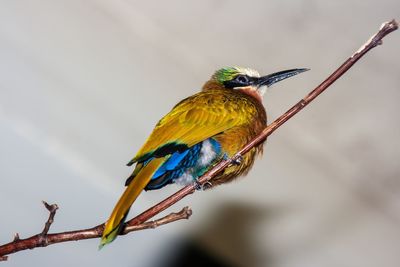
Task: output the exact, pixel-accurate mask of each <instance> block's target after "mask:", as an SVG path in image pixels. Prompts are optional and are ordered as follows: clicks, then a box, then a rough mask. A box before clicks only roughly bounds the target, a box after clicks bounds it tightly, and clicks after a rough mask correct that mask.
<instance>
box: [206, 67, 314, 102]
mask: <svg viewBox="0 0 400 267" xmlns="http://www.w3.org/2000/svg"><path fill="white" fill-rule="evenodd" d="M307 70H309V69H291V70H284V71H279V72H275V73H272V74H269V75H265V76H260V74H259V73H258V71H256V70H253V69H250V68H241V67H227V68H222V69H219V70H217V71H216V72H215V73H214V75H213V76H212V77H211V80H210V81H209V82H208V83H206V85H205V86H204V87H203V90H207V87H210V88H212V87H214V86H215V85H217V87H223V88H226V89H232V90H242V91H243V92H245V93H247V94H250V95H252V96H253V97H255V98H257V99H258V100H260V101H261V100H262V96H263V95H264V93H265V91H266V89H267V87H270V86H271V85H273V84H274V83H277V82H279V81H282V80H284V79H286V78H289V77H292V76H294V75H297V74H299V73H302V72H304V71H307ZM213 84H214V86H212V85H213Z"/></svg>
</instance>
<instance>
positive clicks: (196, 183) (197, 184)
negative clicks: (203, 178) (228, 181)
mask: <svg viewBox="0 0 400 267" xmlns="http://www.w3.org/2000/svg"><path fill="white" fill-rule="evenodd" d="M211 187H212V183H211V182H209V181H207V182H205V183H204V184H201V183H200V182H199V181H198V180H197V179H196V180H195V181H194V189H196V190H197V191H204V190H207V189H210V188H211Z"/></svg>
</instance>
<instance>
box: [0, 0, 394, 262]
mask: <svg viewBox="0 0 400 267" xmlns="http://www.w3.org/2000/svg"><path fill="white" fill-rule="evenodd" d="M399 15H400V2H399V1H398V0H382V1H372V0H368V1H359V0H350V1H312V0H302V1H288V0H284V1H261V0H259V1H223V0H219V1H211V0H208V1H207V0H206V1H196V2H195V1H190V2H189V1H183V0H180V1H163V2H161V1H158V2H155V1H128V0H126V1H122V0H113V1H106V0H97V1H95V0H88V1H71V0H68V1H67V0H60V1H50V0H42V1H15V0H12V1H11V0H3V1H1V3H0V203H1V212H2V215H1V220H0V227H1V232H0V243H6V242H9V241H11V239H12V237H13V234H14V233H15V232H18V233H19V234H20V236H21V237H22V238H23V237H27V236H30V235H33V234H36V233H38V232H39V231H41V229H42V227H43V224H44V221H45V220H46V218H47V215H48V214H47V211H46V210H45V209H44V208H43V206H42V204H41V202H40V201H41V200H46V201H48V202H50V203H57V204H58V205H59V206H60V210H59V211H58V213H57V216H56V221H55V223H54V224H53V226H52V228H51V232H55V231H65V230H73V229H80V228H86V227H90V226H94V225H96V224H98V223H100V222H103V221H105V220H106V219H107V217H108V215H109V213H110V212H111V210H112V208H113V206H114V204H115V203H116V201H117V199H118V198H119V196H120V194H121V193H122V191H123V188H124V187H123V185H124V182H125V178H126V177H127V176H128V175H129V174H130V172H131V169H130V168H128V167H126V166H125V164H126V163H127V162H128V161H129V160H130V159H131V158H132V157H133V156H134V154H135V153H136V151H137V150H138V149H139V148H140V146H141V145H142V143H143V142H144V141H145V139H146V137H147V135H148V134H149V133H150V131H151V130H152V128H153V126H154V125H155V123H156V122H157V121H158V119H160V118H161V116H163V115H164V114H165V113H167V112H168V111H169V110H170V109H171V108H172V106H173V105H175V104H176V103H177V102H178V101H179V100H181V99H183V98H185V97H187V96H189V95H191V94H193V93H196V92H197V91H199V89H200V88H201V86H202V84H203V83H204V82H205V81H206V80H207V79H208V78H209V77H210V76H211V74H212V73H213V72H214V70H216V69H218V68H220V67H223V66H232V65H233V66H247V67H252V68H255V69H257V70H259V72H260V73H262V74H269V73H272V72H275V71H280V70H284V69H289V68H296V67H307V68H311V71H309V72H307V73H304V74H301V75H299V76H296V77H295V78H292V79H289V80H286V81H284V82H282V83H279V84H277V85H276V86H274V87H273V88H271V89H270V90H269V92H268V93H267V94H266V96H265V105H266V106H267V111H268V114H269V121H270V122H271V121H272V120H273V119H274V118H276V117H277V116H279V115H280V114H281V113H283V112H284V111H285V110H286V109H288V108H289V107H291V106H292V105H293V104H294V103H295V102H297V101H298V100H299V99H300V98H301V97H303V96H304V95H305V94H306V93H308V92H309V91H310V90H311V89H312V88H314V87H315V86H316V85H317V84H319V83H320V82H321V81H322V80H323V79H325V78H326V77H327V75H328V74H329V73H331V72H332V71H333V70H334V69H335V68H336V67H338V66H339V65H340V64H341V63H342V62H343V61H344V60H345V59H346V58H347V57H348V56H350V55H351V54H352V53H353V52H354V51H356V50H357V49H358V48H359V47H360V46H361V45H362V44H363V43H364V42H365V41H366V40H367V39H368V38H369V37H370V36H371V35H372V34H373V33H375V32H376V31H377V30H378V28H379V26H380V25H381V23H382V22H384V21H387V20H390V19H392V18H396V16H397V19H399V18H400V17H399ZM399 42H400V34H399V32H395V33H393V34H391V35H390V36H388V37H387V38H386V39H385V40H384V45H383V46H381V47H378V48H376V49H374V50H373V51H371V53H370V54H368V55H367V56H366V57H365V58H363V59H362V60H361V61H360V62H359V63H358V64H356V65H355V67H353V68H352V69H351V70H350V71H349V72H348V73H347V74H346V75H345V76H344V77H343V78H341V79H340V80H339V81H337V82H336V83H335V84H334V85H333V86H332V87H331V88H330V89H329V90H328V91H327V92H325V93H324V94H323V95H321V96H320V97H319V98H318V99H317V100H316V101H315V102H313V103H312V104H311V105H310V106H308V107H307V108H306V109H304V110H303V111H302V112H301V113H300V114H298V115H296V116H295V117H294V118H293V119H291V120H290V121H289V122H288V123H286V124H285V125H284V126H283V127H282V128H280V129H279V130H278V131H276V132H275V133H274V134H273V135H272V136H271V137H270V138H269V139H268V141H267V144H266V149H265V153H264V155H263V157H262V158H260V159H259V160H258V161H257V162H256V165H255V167H254V168H253V170H252V171H251V172H250V174H249V175H248V176H247V177H245V178H243V179H240V180H238V181H236V182H234V183H232V184H229V185H225V186H220V187H218V188H216V189H214V190H210V191H207V192H197V193H196V194H194V195H192V196H190V197H188V198H186V199H184V200H183V201H181V202H180V203H178V204H177V205H175V206H174V207H173V208H171V209H169V210H168V211H167V212H171V211H178V210H180V209H181V208H182V207H183V206H185V205H189V206H190V207H191V208H192V209H193V216H192V217H191V218H190V220H189V221H180V222H175V223H172V224H169V225H165V226H162V227H160V228H157V229H155V230H146V231H140V232H136V233H132V234H130V235H128V236H124V237H121V238H118V239H117V240H116V241H115V242H114V243H113V244H112V245H110V246H108V247H106V248H105V249H104V250H102V251H101V252H98V251H97V246H98V244H99V240H98V239H95V240H86V241H80V242H69V243H63V244H58V245H54V246H50V247H47V248H45V249H36V250H33V251H24V252H20V253H17V254H14V255H11V256H10V259H9V261H8V262H6V263H2V265H3V264H4V266H28V265H30V266H54V265H57V266H59V267H63V266H73V265H75V266H98V267H100V266H143V267H147V266H149V267H153V266H161V267H162V266H250V267H253V266H255V267H257V266H267V267H268V266H274V267H281V266H282V267H299V266H307V267H313V266H315V267H316V266H325V267H328V266H349V267H350V266H352V267H353V266H363V267H369V266H371V267H372V266H385V267H390V266H399V264H400V253H399V248H400V228H399V223H400V166H399V162H400V138H399V137H400V123H399V114H400V108H399V104H398V102H399V99H400V76H399V70H400V54H399ZM177 189H178V186H175V185H172V186H168V187H166V188H164V189H163V190H159V191H152V192H147V193H144V194H142V195H141V196H140V197H139V199H138V201H137V202H136V203H135V205H134V206H133V208H132V209H131V213H130V216H134V215H135V214H138V213H139V212H140V211H143V210H144V209H145V208H147V207H149V206H151V205H152V204H154V203H156V202H158V201H159V200H161V199H163V198H165V197H166V196H168V195H169V194H171V193H172V192H174V191H176V190H177ZM164 214H165V213H164Z"/></svg>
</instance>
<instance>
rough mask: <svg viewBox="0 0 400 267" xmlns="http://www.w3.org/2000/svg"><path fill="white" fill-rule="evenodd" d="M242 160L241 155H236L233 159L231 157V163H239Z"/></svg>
mask: <svg viewBox="0 0 400 267" xmlns="http://www.w3.org/2000/svg"><path fill="white" fill-rule="evenodd" d="M242 162H243V157H242V156H240V155H239V156H237V157H235V158H234V159H232V165H236V166H237V165H240V164H242Z"/></svg>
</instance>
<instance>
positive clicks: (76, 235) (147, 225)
mask: <svg viewBox="0 0 400 267" xmlns="http://www.w3.org/2000/svg"><path fill="white" fill-rule="evenodd" d="M44 203H45V202H44ZM46 204H47V203H46ZM46 204H45V206H46V208H47V209H48V211H49V213H50V214H49V219H48V220H47V221H46V223H45V227H44V229H43V231H42V232H41V233H40V234H37V235H34V236H31V237H29V238H26V239H20V237H19V236H18V234H16V235H14V240H13V241H12V242H10V243H8V244H5V245H2V246H0V261H6V260H7V256H5V255H9V254H12V253H15V252H18V251H21V250H26V249H34V248H37V247H46V246H48V245H51V244H56V243H61V242H67V241H77V240H82V239H90V238H98V237H101V235H102V233H103V229H104V223H103V224H100V225H97V226H95V227H92V228H88V229H83V230H77V231H69V232H62V233H54V234H48V231H49V229H50V226H51V224H52V222H53V220H54V216H55V213H56V210H57V209H58V207H57V205H55V204H53V205H49V204H47V205H46ZM191 215H192V210H191V209H190V208H189V207H184V208H183V209H182V210H181V211H179V212H176V213H171V214H168V215H167V216H165V217H162V218H160V219H157V220H154V221H147V222H144V223H140V224H136V225H132V226H126V227H125V229H124V231H123V232H122V233H121V235H125V234H127V233H130V232H133V231H139V230H144V229H153V228H156V227H158V226H161V225H164V224H168V223H171V222H175V221H178V220H183V219H189V217H190V216H191Z"/></svg>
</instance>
